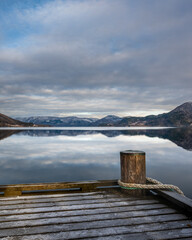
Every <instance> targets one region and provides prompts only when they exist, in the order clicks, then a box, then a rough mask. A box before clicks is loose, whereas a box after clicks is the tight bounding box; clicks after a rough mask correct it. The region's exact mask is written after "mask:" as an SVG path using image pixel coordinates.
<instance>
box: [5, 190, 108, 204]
mask: <svg viewBox="0 0 192 240" xmlns="http://www.w3.org/2000/svg"><path fill="white" fill-rule="evenodd" d="M103 193H105V192H104V191H103V192H101V191H100V192H99V191H98V192H82V193H62V194H61V193H60V194H50V195H44V194H43V195H35V196H18V197H1V198H0V203H1V202H3V201H5V200H6V201H14V200H16V199H18V200H28V199H40V198H42V199H46V198H57V197H67V196H68V197H70V196H71V197H75V196H91V195H97V194H103Z"/></svg>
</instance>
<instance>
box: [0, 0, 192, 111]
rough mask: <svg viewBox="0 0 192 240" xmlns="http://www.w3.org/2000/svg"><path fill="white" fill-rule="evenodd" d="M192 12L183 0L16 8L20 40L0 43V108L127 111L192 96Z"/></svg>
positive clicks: (174, 102) (58, 3)
mask: <svg viewBox="0 0 192 240" xmlns="http://www.w3.org/2000/svg"><path fill="white" fill-rule="evenodd" d="M191 10H192V6H191V3H190V1H187V0H183V1H182V2H181V1H178V0H170V1H168V2H166V3H165V2H162V1H156V0H155V1H150V0H145V1H131V0H130V1H124V0H122V1H119V0H118V1H116V0H113V1H111V0H110V1H109V0H105V1H82V2H80V1H74V2H72V1H67V2H65V1H50V2H48V3H46V4H44V5H41V6H39V7H38V8H32V9H29V10H25V11H15V15H14V16H15V19H16V22H15V24H14V25H16V26H17V27H18V28H19V26H18V25H19V24H20V23H22V25H21V26H20V27H21V31H23V38H21V39H20V40H18V44H17V46H16V47H14V46H13V47H8V46H6V47H2V48H1V55H0V82H1V84H2V85H3V88H2V89H1V90H0V92H1V98H0V99H1V103H2V104H1V107H2V109H3V110H4V112H6V111H8V110H6V109H8V108H10V105H9V103H10V104H12V100H14V101H15V104H17V107H18V108H20V111H21V108H28V109H30V110H33V111H34V112H36V113H39V112H41V113H42V111H43V109H44V112H51V111H53V113H60V111H61V110H62V109H63V111H71V112H73V111H84V109H88V110H89V111H98V112H105V111H106V112H110V111H111V112H115V111H116V112H127V111H128V109H129V108H132V107H133V108H134V107H135V108H137V107H138V104H139V103H140V105H139V106H140V108H147V109H148V110H149V109H156V108H159V109H160V110H162V109H164V108H165V107H164V105H165V104H168V106H167V108H169V107H173V105H174V106H175V105H177V104H180V103H181V102H183V101H187V100H190V99H189V98H190V96H191V95H190V89H191V87H192V81H191V76H192V70H191V62H192V49H191V39H192V32H191V31H190V26H191V23H192V17H191V16H192V14H191ZM7 24H8V25H9V24H10V23H9V22H8V23H7ZM27 27H29V28H30V29H31V31H32V32H31V33H29V31H27V30H26V28H27ZM178 88H179V90H178ZM46 89H47V92H45V90H46ZM103 89H107V91H106V92H105V91H103ZM114 89H116V91H117V93H116V94H115V93H114ZM62 90H63V91H64V93H63V94H62V93H61V91H62ZM51 91H52V92H51ZM66 91H68V92H66ZM75 91H76V92H75ZM91 91H93V92H94V93H92V95H91V94H89V93H91ZM82 93H83V94H82ZM178 93H179V94H178ZM21 95H22V96H21ZM11 99H12V100H11ZM24 99H25V100H24ZM90 99H91V101H90ZM55 106H57V110H54V107H55ZM69 106H70V107H69ZM130 106H132V107H130ZM69 108H70V110H69ZM11 109H12V108H11ZM35 109H36V110H35ZM107 110H108V111H107ZM18 114H19V115H20V114H21V112H20V113H18Z"/></svg>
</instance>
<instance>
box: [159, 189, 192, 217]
mask: <svg viewBox="0 0 192 240" xmlns="http://www.w3.org/2000/svg"><path fill="white" fill-rule="evenodd" d="M155 192H156V193H158V194H159V195H160V196H162V197H163V198H165V199H167V200H168V201H169V202H171V203H173V204H175V205H176V206H178V207H180V208H182V209H183V210H184V211H185V212H187V213H188V214H189V215H191V216H192V199H190V198H188V197H183V196H181V195H180V194H178V193H175V192H171V191H161V190H158V191H157V190H155Z"/></svg>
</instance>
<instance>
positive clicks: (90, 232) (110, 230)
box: [0, 221, 191, 240]
mask: <svg viewBox="0 0 192 240" xmlns="http://www.w3.org/2000/svg"><path fill="white" fill-rule="evenodd" d="M103 222H104V221H103ZM96 223H97V224H98V222H96ZM189 224H191V221H172V222H162V223H161V224H159V222H158V223H150V224H138V225H132V224H130V225H125V226H117V221H115V222H114V223H113V224H109V223H107V224H106V225H105V226H104V225H103V227H102V228H95V229H86V228H87V224H86V223H85V224H84V225H83V226H82V229H81V230H73V231H71V229H70V228H67V229H66V232H65V231H64V229H63V227H64V226H65V227H66V224H65V225H56V226H52V227H51V226H49V228H48V229H47V230H46V231H47V232H46V233H44V234H35V235H34V234H32V235H30V234H27V232H26V231H25V229H23V235H19V234H20V233H21V232H20V230H18V229H12V230H11V229H5V230H2V231H1V232H0V234H1V235H0V236H1V239H2V238H3V237H8V236H9V237H12V238H11V240H23V238H24V236H27V240H34V239H35V238H37V239H38V238H39V239H43V240H45V239H46V240H52V239H54V240H58V239H80V238H82V239H85V238H90V237H101V236H112V235H117V236H118V235H120V234H129V233H143V232H144V233H146V232H147V233H148V232H154V231H162V230H169V231H172V230H173V229H178V228H182V229H185V228H187V225H189ZM74 226H75V225H74ZM31 229H34V228H31ZM42 229H43V228H42V227H41V228H38V229H37V230H38V231H39V232H41V231H42ZM8 230H9V231H8ZM27 230H29V229H27ZM6 231H7V232H6ZM54 232H55V233H54Z"/></svg>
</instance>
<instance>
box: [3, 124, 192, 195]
mask: <svg viewBox="0 0 192 240" xmlns="http://www.w3.org/2000/svg"><path fill="white" fill-rule="evenodd" d="M11 135H12V136H11ZM10 136H11V137H10ZM32 136H33V137H32ZM191 136H192V131H191V129H163V130H162V129H161V130H131V131H128V130H126V131H123V130H122V131H106V130H103V131H102V130H100V131H90V130H89V131H86V130H84V131H79V130H78V131H77V130H74V131H67V130H46V131H44V130H41V131H38V130H32V131H5V130H3V131H0V138H1V139H3V140H2V141H1V142H0V182H1V184H11V183H12V184H13V183H31V182H56V181H80V180H96V179H116V178H119V172H120V170H119V168H120V166H119V152H120V151H121V150H125V149H139V150H143V151H145V152H146V153H147V175H148V176H151V177H154V178H157V179H159V180H160V181H163V182H166V183H172V184H176V185H178V186H179V187H181V189H182V190H183V191H184V192H185V194H186V195H188V196H190V197H192V190H191V188H190V184H191V183H192V175H191V169H192V158H191V157H192V152H191V151H186V150H185V149H187V150H191V149H192V143H191V141H192V138H191ZM6 137H7V138H6ZM176 144H177V145H178V146H180V147H178V146H177V145H176Z"/></svg>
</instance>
